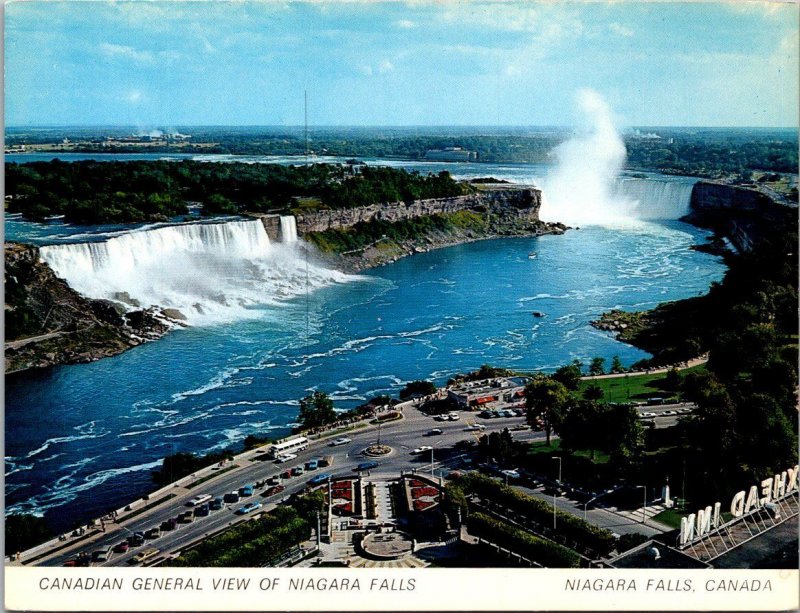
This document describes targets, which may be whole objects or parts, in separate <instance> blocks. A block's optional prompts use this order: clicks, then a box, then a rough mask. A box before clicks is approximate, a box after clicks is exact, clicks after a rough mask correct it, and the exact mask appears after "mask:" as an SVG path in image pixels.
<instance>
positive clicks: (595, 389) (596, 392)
mask: <svg viewBox="0 0 800 613" xmlns="http://www.w3.org/2000/svg"><path fill="white" fill-rule="evenodd" d="M603 395H604V394H603V388H602V387H600V386H599V385H590V386H588V387H587V388H586V389H585V390H583V397H584V398H585V399H586V400H594V401H597V400H602V399H603Z"/></svg>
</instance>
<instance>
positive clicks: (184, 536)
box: [36, 407, 544, 566]
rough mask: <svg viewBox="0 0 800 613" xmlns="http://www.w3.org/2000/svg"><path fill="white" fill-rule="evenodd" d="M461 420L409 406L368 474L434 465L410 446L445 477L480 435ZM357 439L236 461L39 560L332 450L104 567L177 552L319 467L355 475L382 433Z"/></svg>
mask: <svg viewBox="0 0 800 613" xmlns="http://www.w3.org/2000/svg"><path fill="white" fill-rule="evenodd" d="M461 415H462V418H461V419H460V420H458V421H455V422H438V421H434V420H433V419H432V418H431V417H428V416H426V415H423V414H422V413H420V412H419V411H418V410H416V409H414V408H411V407H408V408H406V409H405V418H404V419H403V420H400V421H396V422H392V423H388V424H385V425H383V426H382V427H381V442H383V443H385V444H387V445H389V446H391V447H392V449H393V451H392V453H391V454H390V455H388V456H386V457H384V458H381V459H380V460H378V462H379V465H378V467H377V468H375V469H373V470H372V471H371V476H382V475H386V476H392V477H396V476H397V475H398V474H399V473H400V471H406V472H408V471H413V470H417V471H424V472H428V471H430V470H431V452H429V451H426V452H424V453H421V454H416V455H415V454H413V453H412V451H413V450H414V449H415V448H417V447H419V446H421V445H430V446H432V447H433V454H432V455H433V460H434V465H433V469H434V471H435V472H436V474H440V473H441V472H442V470H443V469H449V468H453V467H456V466H458V465H459V464H460V456H461V452H460V451H457V450H456V449H454V445H455V444H456V443H457V442H458V441H463V440H470V439H471V440H475V439H476V438H477V437H478V436H480V433H473V432H467V431H466V430H465V427H466V426H467V425H468V424H469V423H471V422H473V421H477V420H476V417H475V414H473V413H462V414H461ZM521 423H524V418H523V417H514V418H494V419H491V420H486V422H485V425H486V426H487V431H499V430H502V429H503V428H505V427H513V426H514V425H517V424H521ZM433 428H439V429H441V430H442V431H443V433H442V434H441V435H428V432H429V431H430V430H431V429H433ZM347 436H348V438H350V439H352V440H351V442H350V443H348V444H346V445H342V446H338V447H331V446H329V442H330V441H331V440H332V438H334V437H331V438H328V439H323V440H322V441H315V442H312V444H311V445H310V446H309V448H308V449H307V450H305V451H303V452H300V453H298V457H297V459H295V460H292V461H291V462H288V463H286V464H275V463H274V462H272V461H269V460H267V459H266V454H265V453H263V454H256V455H254V456H252V457H251V458H248V459H245V460H237V464H238V465H239V466H240V468H239V469H238V470H232V471H229V472H225V473H223V474H220V475H219V476H217V477H215V478H213V479H211V480H209V481H206V482H204V483H202V484H200V485H198V486H196V487H193V488H192V489H186V488H183V487H180V488H178V487H176V488H174V490H173V493H175V494H177V496H176V497H175V498H173V499H171V500H169V501H166V502H164V503H163V504H160V505H158V506H157V507H155V508H153V509H150V510H148V511H146V512H145V513H142V514H141V515H139V516H137V517H135V518H132V519H130V520H128V521H125V520H123V521H122V522H121V524H106V527H107V532H106V533H105V534H101V535H98V536H96V537H93V538H91V539H87V540H86V541H84V542H81V543H76V544H75V546H73V547H69V548H66V549H64V550H61V551H59V552H56V553H55V554H51V555H50V556H48V557H45V558H43V559H42V560H40V561H37V562H36V564H37V565H42V566H60V565H63V564H64V562H66V561H67V560H69V559H72V558H74V557H75V556H76V555H77V554H78V553H79V552H81V551H84V552H87V553H91V552H93V551H96V550H98V549H102V548H104V547H109V546H113V545H116V544H117V543H120V542H121V541H123V540H125V538H126V537H128V536H130V535H131V534H132V533H133V532H135V531H147V530H149V529H150V528H153V527H157V526H160V525H161V523H162V522H163V521H165V520H167V519H169V518H171V517H175V516H176V515H178V514H179V513H181V512H183V511H185V510H187V509H189V507H187V506H186V503H187V502H188V501H189V500H190V499H191V498H193V497H195V496H197V495H198V494H210V495H212V496H221V495H223V494H225V493H226V492H231V491H233V490H237V489H238V488H239V487H241V486H243V485H245V484H247V483H253V482H255V481H262V480H265V479H267V478H269V477H272V476H275V475H278V474H280V473H281V472H283V471H284V470H286V469H287V468H291V467H293V466H297V465H299V464H302V463H305V462H306V461H308V460H311V459H313V458H318V457H320V456H322V455H331V456H333V458H334V461H333V465H332V466H331V467H329V468H324V469H320V470H318V471H316V473H310V474H308V473H307V474H305V475H302V476H300V477H293V478H291V479H287V480H286V481H285V482H284V485H285V486H286V490H285V491H283V492H282V493H281V494H279V495H277V496H273V497H271V498H268V499H264V498H262V496H261V492H262V491H263V490H265V489H266V486H265V487H264V488H261V490H259V491H257V492H256V494H255V495H254V496H252V497H250V498H247V499H242V500H241V501H240V502H239V503H236V504H231V505H226V506H225V508H223V509H222V510H219V511H211V513H210V514H209V515H208V516H207V517H198V518H196V519H195V520H194V521H193V522H192V523H189V524H179V526H178V528H177V529H175V530H173V531H168V532H162V536H161V537H159V538H157V539H153V540H151V541H146V543H145V545H144V546H143V547H137V548H133V549H131V550H130V551H128V552H127V553H124V554H116V553H115V554H113V555H112V556H111V558H110V559H109V560H108V561H107V562H104V563H102V565H103V566H119V565H125V564H127V563H129V561H131V560H132V558H133V557H134V556H135V555H136V553H138V552H139V551H141V550H142V549H143V548H144V547H155V548H157V549H159V550H160V551H161V552H174V551H178V550H180V549H181V548H183V547H185V546H186V545H188V544H190V543H192V542H194V541H196V540H198V539H201V538H203V537H205V536H207V535H210V534H212V533H214V532H216V531H218V530H221V529H223V528H226V527H228V526H230V525H232V524H234V523H238V522H241V521H247V520H249V519H251V518H252V517H253V516H254V515H250V516H245V517H242V516H238V515H236V514H235V511H236V510H237V509H238V508H240V507H241V506H242V505H244V504H246V503H247V502H250V501H260V502H262V503H265V506H264V507H263V508H262V509H261V510H260V511H259V512H263V511H266V510H270V509H271V508H273V507H274V506H275V505H276V504H277V503H278V502H280V500H281V499H283V498H284V497H286V496H288V495H290V494H292V493H294V492H297V491H299V490H301V489H303V488H304V487H305V485H306V483H307V481H308V479H309V478H310V477H311V476H313V475H314V474H319V473H322V472H326V473H330V474H332V475H333V476H335V477H338V476H344V475H355V474H356V473H355V471H354V469H355V467H356V466H357V465H358V464H360V463H361V462H364V461H365V460H366V459H367V458H365V456H363V455H362V451H363V450H364V448H365V447H366V446H367V445H369V444H371V443H374V442H375V441H376V438H377V430H376V429H375V428H369V429H365V430H360V431H359V430H356V431H354V432H352V433H349V434H347ZM514 438H515V439H517V440H527V441H530V440H538V439H540V438H544V434H543V433H541V432H532V431H531V430H522V431H515V432H514Z"/></svg>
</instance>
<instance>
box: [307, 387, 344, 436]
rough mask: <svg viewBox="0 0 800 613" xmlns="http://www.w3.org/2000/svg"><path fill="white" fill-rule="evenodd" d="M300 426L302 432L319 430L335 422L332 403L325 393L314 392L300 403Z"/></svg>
mask: <svg viewBox="0 0 800 613" xmlns="http://www.w3.org/2000/svg"><path fill="white" fill-rule="evenodd" d="M299 419H300V424H301V427H302V428H303V429H304V430H307V429H311V428H319V427H321V426H325V425H327V424H330V423H333V422H335V421H336V411H334V410H333V401H332V400H331V399H330V397H329V396H328V394H326V393H325V392H314V393H313V394H309V395H308V396H306V397H305V398H303V399H302V400H301V401H300V415H299Z"/></svg>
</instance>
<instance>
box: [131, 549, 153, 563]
mask: <svg viewBox="0 0 800 613" xmlns="http://www.w3.org/2000/svg"><path fill="white" fill-rule="evenodd" d="M157 555H158V549H156V548H155V547H148V548H147V549H143V550H142V551H140V552H139V553H137V554H136V555H135V556H133V558H131V562H130V563H131V564H141V563H142V562H144V561H145V560H149V559H150V558H152V557H154V556H157Z"/></svg>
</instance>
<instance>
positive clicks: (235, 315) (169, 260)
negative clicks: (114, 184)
mask: <svg viewBox="0 0 800 613" xmlns="http://www.w3.org/2000/svg"><path fill="white" fill-rule="evenodd" d="M292 220H294V218H292ZM295 242H296V231H295ZM40 253H41V257H42V259H43V260H44V261H46V262H47V263H48V264H49V265H50V266H51V268H53V270H54V271H55V272H56V274H57V275H59V276H60V277H63V278H64V279H65V280H66V281H67V282H68V283H69V285H70V286H71V287H72V288H73V289H75V290H76V291H78V292H79V293H81V294H83V295H84V296H88V297H90V298H105V299H109V300H116V301H119V302H122V303H124V304H126V306H128V307H129V308H138V307H149V306H159V307H162V308H172V309H177V310H178V311H180V312H181V313H182V314H183V315H184V316H185V317H186V320H187V322H188V323H189V324H193V325H203V324H213V323H220V322H229V321H234V320H237V319H241V318H244V317H253V316H257V315H258V314H259V309H258V308H257V307H259V306H264V305H274V304H277V303H278V302H279V301H281V300H285V299H288V298H291V297H293V296H297V295H299V294H302V293H304V292H305V291H306V283H308V289H310V290H313V289H315V288H319V287H322V286H325V285H330V284H332V283H339V282H346V281H348V280H352V279H354V278H355V277H352V276H349V275H345V274H344V273H341V272H339V271H336V270H329V269H327V268H324V267H322V266H320V265H319V264H316V263H314V262H308V263H307V262H306V256H305V254H304V252H303V251H302V250H298V249H296V245H290V244H281V243H270V240H269V237H268V236H267V233H266V230H265V229H264V226H263V225H262V224H261V221H259V220H245V221H229V222H225V223H195V224H181V225H174V226H168V227H164V228H157V229H154V230H145V231H139V232H130V233H128V234H123V235H121V236H116V237H113V238H111V239H109V240H107V241H104V242H97V243H79V244H72V245H53V246H47V247H42V248H41V250H40Z"/></svg>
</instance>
